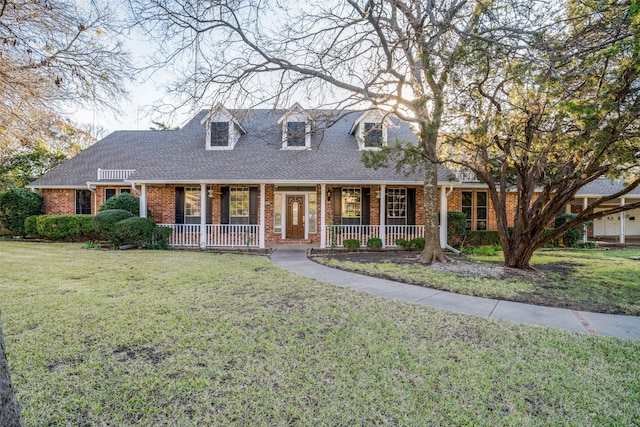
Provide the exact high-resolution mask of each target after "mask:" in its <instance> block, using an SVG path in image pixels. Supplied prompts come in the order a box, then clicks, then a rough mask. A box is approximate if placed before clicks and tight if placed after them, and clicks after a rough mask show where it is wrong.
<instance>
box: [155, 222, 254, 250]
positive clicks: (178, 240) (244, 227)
mask: <svg viewBox="0 0 640 427" xmlns="http://www.w3.org/2000/svg"><path fill="white" fill-rule="evenodd" d="M158 225H159V226H162V227H169V228H171V229H172V232H171V236H170V237H169V246H172V247H199V246H200V242H201V237H202V236H201V233H200V230H201V228H200V224H158ZM204 242H205V246H207V247H213V246H220V247H236V248H237V247H257V246H260V238H259V226H258V225H253V224H251V225H250V224H207V225H206V226H205V235H204Z"/></svg>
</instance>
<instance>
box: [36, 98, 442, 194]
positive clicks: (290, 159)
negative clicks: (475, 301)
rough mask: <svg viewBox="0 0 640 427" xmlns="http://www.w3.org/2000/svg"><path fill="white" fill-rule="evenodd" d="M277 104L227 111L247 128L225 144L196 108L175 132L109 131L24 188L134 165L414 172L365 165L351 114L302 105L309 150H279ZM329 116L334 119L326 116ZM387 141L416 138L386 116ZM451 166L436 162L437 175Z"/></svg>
mask: <svg viewBox="0 0 640 427" xmlns="http://www.w3.org/2000/svg"><path fill="white" fill-rule="evenodd" d="M285 112H286V111H285V110H262V109H261V110H258V109H256V110H238V111H233V113H234V116H235V117H236V118H237V119H238V121H239V122H240V123H241V124H242V126H243V127H244V128H245V129H246V130H247V134H246V135H242V136H241V137H240V140H239V141H238V143H237V144H236V146H235V148H234V149H233V150H206V149H205V141H206V135H205V132H206V129H205V126H203V125H202V124H201V123H200V121H201V120H202V118H203V117H204V116H205V115H206V114H207V111H206V110H203V111H201V112H200V113H198V114H197V115H196V116H195V117H194V118H193V119H192V120H191V121H189V122H188V123H187V124H186V125H185V126H184V127H183V128H182V129H181V130H177V131H151V130H149V131H117V132H113V133H112V134H110V135H108V136H107V137H105V138H104V139H102V140H100V141H98V142H96V143H95V144H94V145H92V146H91V147H89V148H87V149H86V150H84V151H83V152H81V153H80V154H78V155H77V156H75V157H74V158H72V159H70V160H69V161H67V162H65V163H64V164H62V165H61V166H59V167H57V168H55V169H54V170H52V171H50V172H49V173H47V174H46V175H44V176H43V177H41V178H40V179H38V180H37V181H35V182H33V183H32V184H31V185H30V187H35V188H39V187H56V186H61V187H63V186H77V187H84V186H86V184H87V182H96V181H97V170H98V168H101V169H135V173H133V174H132V175H131V176H130V177H129V179H128V181H135V182H138V183H140V182H156V183H157V182H166V183H189V182H224V181H227V182H234V181H235V182H240V181H243V182H279V183H285V182H291V183H294V182H336V183H341V182H353V183H358V182H381V183H382V182H388V183H393V182H403V183H407V182H415V183H422V182H423V177H422V175H421V174H420V173H416V174H409V175H405V174H403V173H396V172H395V171H394V170H393V168H390V169H385V168H382V169H378V170H374V169H368V168H366V167H364V165H363V163H362V162H361V160H360V158H361V155H362V151H360V150H359V149H358V144H357V142H356V141H355V139H354V137H353V136H352V135H350V134H349V130H350V129H351V127H352V125H353V122H354V120H356V119H357V118H358V117H359V114H360V113H359V112H350V111H342V112H340V114H339V115H338V113H336V112H334V111H329V110H313V111H310V114H311V116H312V117H314V118H315V122H314V128H315V129H316V131H315V132H314V134H313V136H312V139H311V146H312V149H311V150H299V151H298V150H282V149H281V148H280V147H281V141H282V137H281V128H280V126H278V125H277V121H278V118H280V117H281V116H282V115H283V114H284V113H285ZM334 121H335V122H334ZM393 122H394V126H392V127H391V128H390V129H389V131H388V139H389V141H394V140H396V139H398V140H402V141H412V142H414V143H415V141H416V138H415V135H414V134H413V132H412V131H411V129H410V127H409V125H408V124H407V123H404V122H401V121H399V120H397V119H393ZM450 176H451V172H450V171H449V170H448V169H446V168H444V167H440V168H439V171H438V181H440V182H446V181H449V177H450Z"/></svg>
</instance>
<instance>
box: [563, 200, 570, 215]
mask: <svg viewBox="0 0 640 427" xmlns="http://www.w3.org/2000/svg"><path fill="white" fill-rule="evenodd" d="M564 213H568V214H570V213H571V203H569V204H567V206H565V207H564Z"/></svg>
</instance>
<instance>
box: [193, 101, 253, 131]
mask: <svg viewBox="0 0 640 427" xmlns="http://www.w3.org/2000/svg"><path fill="white" fill-rule="evenodd" d="M209 121H226V122H231V123H233V124H234V125H235V126H237V127H238V129H240V132H242V134H243V135H246V134H247V131H246V129H245V128H244V127H243V126H242V125H241V124H240V122H239V121H238V120H236V118H235V117H234V115H233V114H232V113H231V112H230V111H229V110H227V109H226V108H225V107H224V105H222V104H220V103H218V104H216V105H215V106H214V107H213V108H212V109H211V110H209V112H208V113H207V114H206V115H205V116H204V117H203V118H202V120H201V121H200V124H201V125H204V124H206V123H207V122H209Z"/></svg>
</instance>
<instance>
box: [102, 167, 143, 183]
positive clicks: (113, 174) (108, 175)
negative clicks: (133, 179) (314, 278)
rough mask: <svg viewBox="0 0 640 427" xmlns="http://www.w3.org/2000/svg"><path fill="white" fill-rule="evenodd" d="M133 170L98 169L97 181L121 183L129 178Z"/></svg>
mask: <svg viewBox="0 0 640 427" xmlns="http://www.w3.org/2000/svg"><path fill="white" fill-rule="evenodd" d="M134 172H135V169H100V168H98V181H100V180H101V179H105V180H108V181H122V180H125V179H127V178H129V175H131V174H132V173H134Z"/></svg>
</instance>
